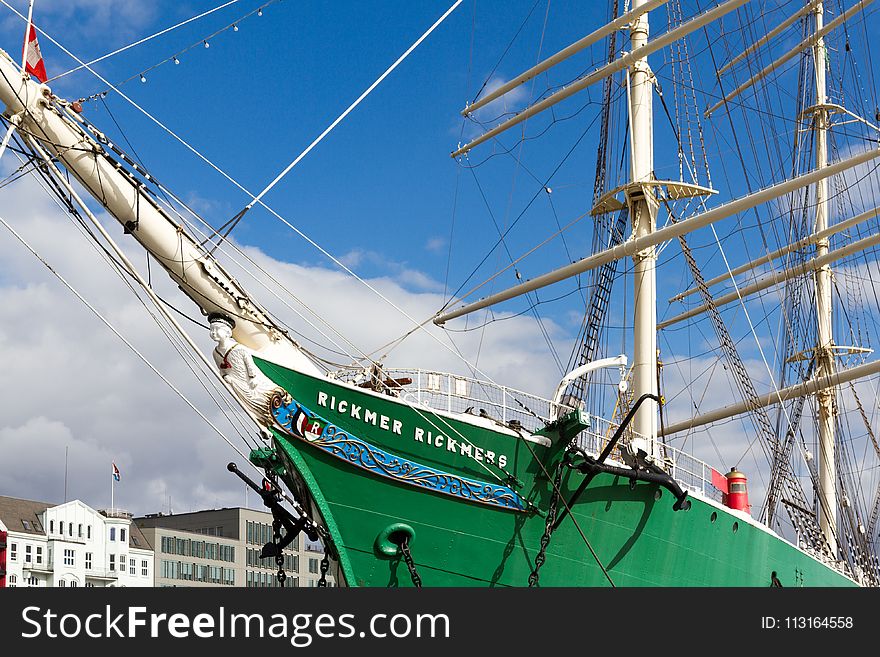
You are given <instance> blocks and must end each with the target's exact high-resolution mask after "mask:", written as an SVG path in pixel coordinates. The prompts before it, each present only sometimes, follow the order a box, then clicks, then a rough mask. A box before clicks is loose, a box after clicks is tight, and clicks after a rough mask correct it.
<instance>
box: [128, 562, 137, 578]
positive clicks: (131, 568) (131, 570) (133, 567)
mask: <svg viewBox="0 0 880 657" xmlns="http://www.w3.org/2000/svg"><path fill="white" fill-rule="evenodd" d="M128 574H129V575H137V561H136V560H135V559H129V560H128Z"/></svg>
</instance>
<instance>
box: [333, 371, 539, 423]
mask: <svg viewBox="0 0 880 657" xmlns="http://www.w3.org/2000/svg"><path fill="white" fill-rule="evenodd" d="M383 372H384V374H385V376H386V378H390V379H396V380H400V379H411V380H412V383H410V384H406V385H401V386H400V387H399V388H394V389H392V391H393V392H394V393H395V394H399V396H400V399H402V400H403V401H406V402H409V403H410V404H414V405H416V406H422V407H427V408H430V409H431V410H436V411H447V412H449V413H472V414H473V415H477V416H483V417H488V418H491V419H494V420H498V421H500V422H501V423H502V424H510V423H511V422H513V424H514V425H516V424H517V423H518V424H519V426H521V427H522V428H523V429H525V430H527V431H529V432H535V431H537V430H538V429H540V428H541V427H543V426H544V425H545V424H546V423H547V421H548V418H549V417H550V400H549V399H543V398H541V397H538V396H536V395H531V394H529V393H527V392H522V391H520V390H515V389H514V388H508V387H506V386H501V385H498V384H496V383H490V382H488V381H481V380H480V379H473V378H470V377H467V376H460V375H458V374H449V373H448V372H436V371H432V370H421V369H395V370H383ZM336 378H337V379H339V380H342V381H347V382H349V383H355V384H357V383H360V382H362V381H364V380H367V378H368V376H367V375H366V374H365V373H364V372H345V373H339V374H337V376H336Z"/></svg>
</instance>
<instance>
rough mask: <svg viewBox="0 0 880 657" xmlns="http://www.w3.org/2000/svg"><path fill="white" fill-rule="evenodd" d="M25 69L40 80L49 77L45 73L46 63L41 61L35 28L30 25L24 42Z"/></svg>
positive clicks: (43, 80)
mask: <svg viewBox="0 0 880 657" xmlns="http://www.w3.org/2000/svg"><path fill="white" fill-rule="evenodd" d="M24 52H25V60H24V61H25V67H24V68H25V70H26V71H27V72H28V73H30V74H31V75H32V76H34V77H35V78H37V80H39V81H40V82H45V81H46V80H48V79H49V76H48V75H46V65H45V64H44V63H43V55H42V53H40V44H39V43H37V29H36V28H35V27H34V26H33V25H31V31H30V34H29V35H28V37H27V38H26V39H25V42H24Z"/></svg>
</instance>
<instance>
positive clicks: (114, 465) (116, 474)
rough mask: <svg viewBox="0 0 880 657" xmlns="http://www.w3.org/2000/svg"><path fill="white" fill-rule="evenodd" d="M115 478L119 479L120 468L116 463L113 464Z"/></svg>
mask: <svg viewBox="0 0 880 657" xmlns="http://www.w3.org/2000/svg"><path fill="white" fill-rule="evenodd" d="M113 479H114V481H119V468H117V467H116V464H115V463H114V464H113Z"/></svg>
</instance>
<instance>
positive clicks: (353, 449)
mask: <svg viewBox="0 0 880 657" xmlns="http://www.w3.org/2000/svg"><path fill="white" fill-rule="evenodd" d="M272 414H273V416H274V417H275V421H276V422H278V424H279V426H280V427H281V428H282V429H284V430H285V431H286V432H287V433H289V434H290V435H292V436H295V437H297V438H299V439H301V440H304V441H306V442H308V443H310V444H312V445H314V446H315V447H318V448H319V449H322V450H324V451H325V452H327V453H328V454H330V455H332V456H335V457H336V458H339V459H342V460H344V461H347V462H349V463H351V464H352V465H354V466H357V467H359V468H363V469H364V470H367V471H369V472H371V473H373V474H377V475H380V476H382V477H388V478H390V479H394V480H395V481H399V482H401V483H404V484H409V485H411V486H419V487H421V488H426V489H429V490H432V491H436V492H438V493H445V494H447V495H452V496H454V497H458V498H459V499H462V500H467V501H469V502H478V503H481V504H489V505H492V506H498V507H502V508H504V509H512V510H516V511H525V509H526V506H525V503H524V502H523V500H522V498H521V497H520V496H519V495H518V494H517V493H516V492H515V491H513V490H512V489H511V488H508V487H507V486H502V485H499V484H491V483H488V482H485V481H479V480H477V479H467V478H465V477H459V476H458V475H454V474H451V473H448V472H443V471H442V470H436V469H434V468H431V467H428V466H426V465H422V464H420V463H416V462H415V461H410V460H409V459H406V458H403V457H401V456H395V455H394V454H390V453H388V452H386V451H384V450H382V449H380V448H378V447H376V446H375V445H371V444H370V443H368V442H366V441H363V440H361V439H360V438H357V437H356V436H352V435H351V434H349V433H348V432H346V431H344V430H342V429H340V428H339V427H337V426H336V425H334V424H332V423H330V422H328V421H327V420H325V419H324V418H322V417H320V416H318V415H316V414H314V413H312V412H311V411H310V410H309V409H307V408H306V407H305V406H303V405H302V404H299V403H298V402H296V401H294V400H283V401H282V400H277V401H276V402H275V403H273V404H272Z"/></svg>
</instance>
